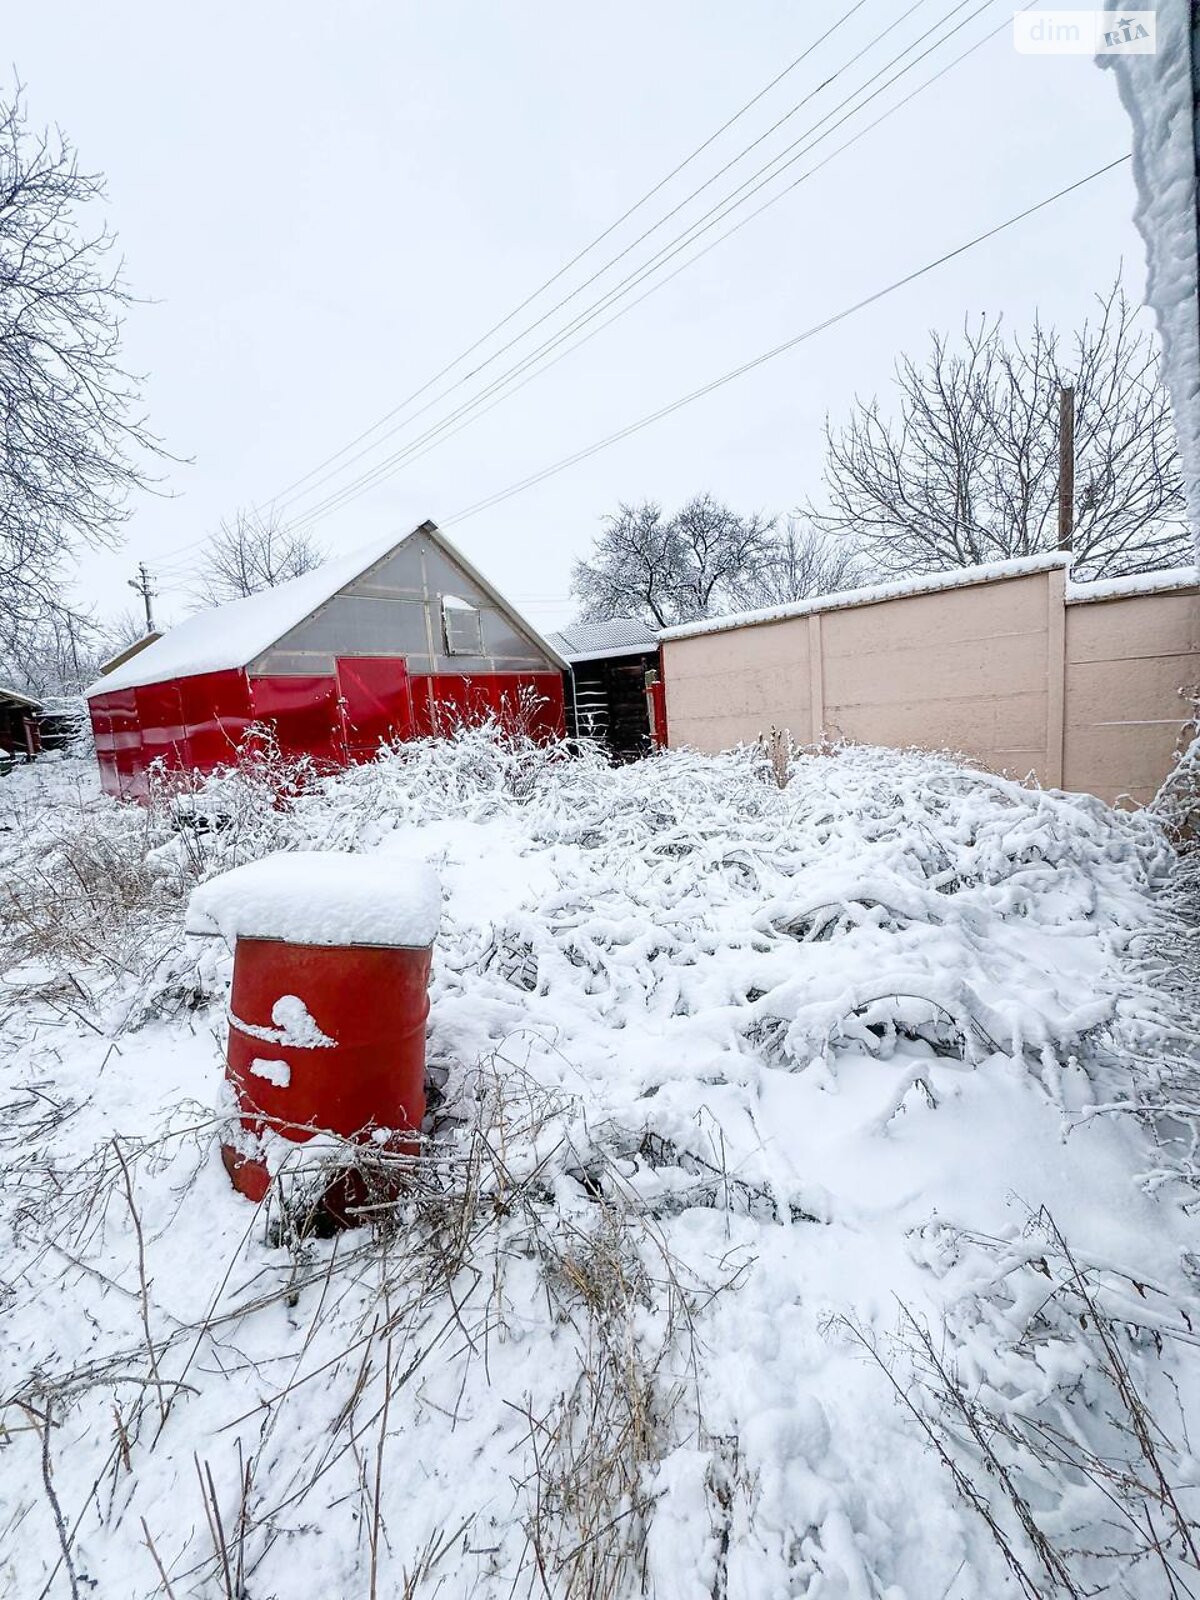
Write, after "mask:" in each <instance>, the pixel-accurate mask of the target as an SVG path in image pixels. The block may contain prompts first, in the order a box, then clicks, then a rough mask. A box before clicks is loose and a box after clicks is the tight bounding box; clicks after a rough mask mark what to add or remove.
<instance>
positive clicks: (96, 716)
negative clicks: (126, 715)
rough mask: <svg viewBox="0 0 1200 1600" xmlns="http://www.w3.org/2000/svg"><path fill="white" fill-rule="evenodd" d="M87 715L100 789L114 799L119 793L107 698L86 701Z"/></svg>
mask: <svg viewBox="0 0 1200 1600" xmlns="http://www.w3.org/2000/svg"><path fill="white" fill-rule="evenodd" d="M88 715H89V716H90V717H91V719H92V738H93V739H94V741H95V745H96V764H97V766H98V767H99V768H100V787H101V789H103V791H104V793H105V794H110V795H112V796H113V797H114V799H115V798H116V797H117V796H118V795H120V793H121V784H120V781H119V779H118V777H117V759H116V755H115V753H114V749H113V733H112V717H111V716H110V715H109V711H108V696H107V695H96V696H95V698H94V699H92V700H89V701H88Z"/></svg>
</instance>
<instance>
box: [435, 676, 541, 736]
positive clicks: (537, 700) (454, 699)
mask: <svg viewBox="0 0 1200 1600" xmlns="http://www.w3.org/2000/svg"><path fill="white" fill-rule="evenodd" d="M412 686H413V690H412V698H413V732H414V734H416V735H418V736H420V735H423V734H426V735H427V734H443V735H444V734H451V733H453V732H454V731H455V729H456V728H460V727H475V726H477V725H478V724H479V723H481V722H485V721H487V719H488V718H489V717H493V716H494V717H495V718H496V719H497V720H498V721H499V723H500V725H501V727H505V728H510V729H521V730H523V731H525V732H527V733H529V734H531V735H532V736H533V738H535V739H561V738H562V737H563V736H564V735H565V732H566V724H565V719H564V715H563V680H562V674H561V673H558V672H493V673H479V674H477V675H475V676H472V677H459V676H457V675H456V674H453V673H448V672H440V673H431V674H429V675H427V676H423V677H414V678H413V680H412Z"/></svg>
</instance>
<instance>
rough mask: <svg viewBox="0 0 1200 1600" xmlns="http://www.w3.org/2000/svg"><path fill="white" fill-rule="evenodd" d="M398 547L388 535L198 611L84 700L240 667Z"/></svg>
mask: <svg viewBox="0 0 1200 1600" xmlns="http://www.w3.org/2000/svg"><path fill="white" fill-rule="evenodd" d="M399 543H401V540H400V539H398V538H397V537H396V535H395V534H389V535H388V537H387V538H386V539H384V540H378V539H377V540H374V541H373V542H372V543H371V544H368V545H363V546H361V547H360V548H359V549H357V550H352V551H350V552H349V554H347V555H344V556H335V557H333V558H332V559H331V560H329V561H323V562H322V563H321V565H320V566H319V567H314V568H313V570H312V571H311V572H305V573H303V574H302V575H301V576H300V577H299V578H290V579H289V580H288V581H287V582H286V583H281V584H278V585H277V586H276V587H275V588H274V589H263V590H262V591H261V592H260V593H259V594H252V595H248V596H247V597H246V598H245V599H244V600H230V601H228V602H227V603H226V604H225V605H223V606H220V607H217V608H216V609H210V608H206V609H205V610H203V611H198V612H197V613H196V614H195V616H192V617H188V618H187V619H186V621H184V622H181V623H179V624H178V626H176V627H174V628H172V629H170V631H169V632H167V633H165V634H164V635H163V636H162V638H161V639H157V640H155V642H154V643H153V644H151V645H147V646H146V648H145V649H144V650H139V651H138V653H137V654H136V655H135V656H131V657H130V659H129V660H128V661H125V662H123V663H122V664H121V666H119V667H115V668H114V669H113V671H112V672H109V673H107V674H105V676H104V677H102V678H98V679H97V680H96V682H95V683H93V684H92V685H91V686H90V687H89V688H87V689H85V690H84V695H85V697H86V698H88V699H91V698H92V696H93V695H98V694H108V693H110V692H111V691H112V690H114V689H132V688H135V687H137V686H138V685H140V684H147V683H162V682H163V681H164V680H165V679H168V678H195V677H197V676H199V674H200V673H202V672H225V671H228V670H229V669H230V668H231V667H244V666H245V665H246V664H247V663H248V662H250V661H253V660H254V658H255V656H258V655H261V654H262V652H263V651H264V650H267V649H269V648H270V647H271V645H273V644H274V643H275V641H276V639H278V638H279V637H280V636H281V635H282V634H285V633H286V632H287V631H288V629H289V628H294V627H295V626H296V625H297V623H300V622H303V621H304V619H305V617H307V616H309V615H310V614H311V613H312V612H313V611H315V610H316V608H317V607H318V606H319V605H321V604H323V603H324V601H326V600H328V599H329V597H330V596H331V595H333V594H336V593H337V591H338V590H339V589H341V588H343V587H344V586H345V585H346V584H347V583H351V582H353V580H354V579H355V578H358V577H361V575H362V574H363V573H364V572H366V570H367V568H368V567H372V566H374V564H375V563H376V562H377V561H379V560H380V559H381V558H382V557H383V556H385V555H387V553H388V552H389V551H390V550H393V549H395V547H396V545H397V544H399Z"/></svg>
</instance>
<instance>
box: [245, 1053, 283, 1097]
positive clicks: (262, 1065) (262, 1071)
mask: <svg viewBox="0 0 1200 1600" xmlns="http://www.w3.org/2000/svg"><path fill="white" fill-rule="evenodd" d="M250 1071H251V1072H252V1073H253V1074H254V1076H255V1077H256V1078H265V1079H266V1080H267V1082H268V1083H273V1084H274V1085H275V1087H276V1088H277V1089H286V1088H287V1087H288V1085H289V1084H290V1083H291V1081H292V1069H291V1067H289V1066H288V1064H287V1062H286V1061H266V1060H264V1059H263V1058H262V1057H261V1056H255V1058H254V1060H253V1061H252V1062H251V1063H250Z"/></svg>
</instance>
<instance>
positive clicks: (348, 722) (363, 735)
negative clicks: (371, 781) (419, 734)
mask: <svg viewBox="0 0 1200 1600" xmlns="http://www.w3.org/2000/svg"><path fill="white" fill-rule="evenodd" d="M337 677H338V691H339V693H340V695H341V703H342V716H343V718H344V724H345V730H346V752H347V754H348V755H349V757H350V759H351V760H352V761H369V760H371V758H372V757H373V756H375V755H376V754H377V753H378V750H379V746H380V745H381V744H390V743H391V742H392V741H393V740H395V739H411V738H412V732H413V702H412V686H411V684H410V683H409V680H408V663H407V662H406V661H405V659H404V657H403V656H339V657H338V658H337Z"/></svg>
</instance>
